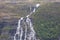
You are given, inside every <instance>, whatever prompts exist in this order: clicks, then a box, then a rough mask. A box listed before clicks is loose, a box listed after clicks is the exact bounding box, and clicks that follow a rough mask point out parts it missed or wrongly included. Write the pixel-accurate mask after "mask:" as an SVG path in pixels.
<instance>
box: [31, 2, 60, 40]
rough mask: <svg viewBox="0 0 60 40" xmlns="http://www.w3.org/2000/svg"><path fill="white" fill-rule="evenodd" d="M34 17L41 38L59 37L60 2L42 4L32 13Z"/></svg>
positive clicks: (36, 29)
mask: <svg viewBox="0 0 60 40" xmlns="http://www.w3.org/2000/svg"><path fill="white" fill-rule="evenodd" d="M32 19H33V24H34V27H35V31H36V33H37V36H38V37H39V38H40V37H42V38H55V37H57V36H58V34H59V28H60V27H59V26H60V3H50V4H46V5H42V6H41V7H39V8H38V9H37V10H36V13H35V14H33V15H32ZM50 40H51V39H50Z"/></svg>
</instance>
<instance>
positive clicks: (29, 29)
mask: <svg viewBox="0 0 60 40" xmlns="http://www.w3.org/2000/svg"><path fill="white" fill-rule="evenodd" d="M39 6H40V4H36V7H35V8H34V9H33V11H32V12H31V13H30V14H29V15H27V16H26V18H24V17H21V18H20V19H19V21H18V27H17V31H16V33H15V35H14V40H37V39H36V36H35V31H34V29H33V25H32V22H31V19H30V18H29V16H30V15H32V13H33V12H35V10H36V8H38V7H39Z"/></svg>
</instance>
